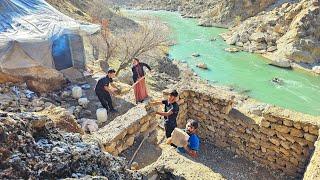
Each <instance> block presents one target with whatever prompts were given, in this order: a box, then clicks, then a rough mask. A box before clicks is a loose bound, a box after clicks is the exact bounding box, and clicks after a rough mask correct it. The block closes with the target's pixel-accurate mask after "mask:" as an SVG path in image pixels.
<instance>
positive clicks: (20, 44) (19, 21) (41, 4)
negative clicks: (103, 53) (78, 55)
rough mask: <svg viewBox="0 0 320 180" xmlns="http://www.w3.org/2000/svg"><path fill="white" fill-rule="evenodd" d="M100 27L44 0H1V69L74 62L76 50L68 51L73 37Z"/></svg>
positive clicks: (65, 64)
mask: <svg viewBox="0 0 320 180" xmlns="http://www.w3.org/2000/svg"><path fill="white" fill-rule="evenodd" d="M99 29H100V26H98V25H94V24H88V23H83V22H78V21H76V20H74V19H72V18H70V17H68V16H66V15H64V14H62V13H61V12H59V11H57V10H56V9H55V8H53V7H52V6H51V5H49V4H48V3H47V2H45V1H44V0H0V71H2V72H5V73H10V72H11V70H14V69H20V68H29V67H35V66H44V67H49V68H56V69H58V70H62V69H64V68H68V67H69V66H74V65H75V63H74V61H75V60H76V59H74V58H73V57H72V53H69V55H68V53H65V52H69V51H71V50H72V48H73V47H72V43H70V42H69V41H70V37H72V36H76V35H78V36H80V34H81V33H87V34H93V33H95V32H97V31H99ZM59 53H60V54H59ZM65 61H70V62H71V64H70V63H69V64H68V63H65Z"/></svg>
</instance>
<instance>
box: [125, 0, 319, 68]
mask: <svg viewBox="0 0 320 180" xmlns="http://www.w3.org/2000/svg"><path fill="white" fill-rule="evenodd" d="M131 6H133V7H134V8H142V9H151V10H159V9H162V10H168V11H179V12H180V13H181V14H182V15H183V16H184V17H193V18H199V25H202V26H219V27H230V31H229V32H227V33H225V34H223V38H224V39H225V40H226V41H227V43H228V44H230V45H236V46H238V47H240V49H243V50H245V51H249V52H255V53H261V54H264V55H265V56H266V57H267V58H269V59H271V60H274V63H276V64H278V65H279V66H285V67H290V66H291V64H290V62H297V63H300V64H301V63H303V65H306V67H312V66H315V67H316V65H317V63H319V61H320V40H319V39H320V31H319V29H320V28H319V25H320V13H319V0H223V1H221V0H209V1H204V0H189V1H184V0H176V1H172V0H164V1H159V0H144V1H142V2H141V0H139V1H138V2H135V3H131ZM315 67H314V68H315Z"/></svg>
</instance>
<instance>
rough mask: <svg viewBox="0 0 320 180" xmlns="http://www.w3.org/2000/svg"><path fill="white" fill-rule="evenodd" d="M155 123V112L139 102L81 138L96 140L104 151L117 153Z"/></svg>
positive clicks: (146, 131)
mask: <svg viewBox="0 0 320 180" xmlns="http://www.w3.org/2000/svg"><path fill="white" fill-rule="evenodd" d="M157 125H158V123H157V121H156V118H155V112H154V111H153V110H152V109H148V108H146V107H145V105H144V104H139V105H137V106H135V107H133V108H132V109H130V110H129V111H128V112H127V113H126V114H124V115H122V116H118V117H117V118H115V119H114V120H113V121H112V122H110V123H109V124H108V125H106V126H105V127H103V128H101V129H99V131H97V132H95V133H93V134H91V135H85V136H84V137H83V138H84V140H85V141H86V142H98V143H99V144H100V146H101V147H102V148H103V149H104V150H105V151H107V152H109V153H111V154H112V155H118V154H120V153H121V152H122V151H124V150H126V149H127V148H129V147H130V146H132V145H133V143H134V141H135V139H136V137H138V136H140V135H142V136H144V135H147V134H148V133H150V132H151V131H152V130H153V129H155V127H156V126H157Z"/></svg>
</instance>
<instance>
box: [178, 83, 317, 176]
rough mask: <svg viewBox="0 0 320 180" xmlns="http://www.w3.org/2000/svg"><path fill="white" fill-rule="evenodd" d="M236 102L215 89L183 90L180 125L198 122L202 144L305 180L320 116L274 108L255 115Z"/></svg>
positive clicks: (269, 107) (270, 107)
mask: <svg viewBox="0 0 320 180" xmlns="http://www.w3.org/2000/svg"><path fill="white" fill-rule="evenodd" d="M209 92H210V93H209ZM234 99H235V98H234V96H233V95H231V94H229V95H228V94H226V93H223V92H221V91H216V90H214V89H211V90H208V89H207V90H202V91H199V90H182V91H180V101H181V102H182V103H181V105H180V107H182V108H181V109H180V111H181V112H180V113H181V114H182V116H181V117H180V118H179V119H178V124H179V126H180V127H183V126H184V124H185V123H186V120H187V119H196V120H198V121H199V122H200V128H199V135H200V136H201V138H202V141H209V142H212V143H214V144H215V145H217V146H219V147H223V148H227V149H229V150H231V151H232V152H235V153H236V154H238V155H241V156H244V157H246V158H248V159H250V160H254V161H257V162H259V163H261V164H262V165H265V166H267V167H269V168H271V169H275V170H281V171H283V172H285V173H286V174H288V175H290V176H294V177H301V176H302V175H303V173H304V171H305V169H306V167H307V165H308V163H309V159H310V157H311V155H312V153H313V151H314V144H315V142H316V140H317V138H318V130H319V127H320V126H319V123H318V122H317V120H318V121H319V117H313V116H309V115H305V114H301V113H296V112H291V111H288V110H285V109H281V108H276V107H272V106H268V107H267V108H266V109H265V110H264V111H263V112H261V114H260V115H255V116H251V115H248V114H246V113H244V112H242V111H241V110H240V109H238V108H237V107H233V106H234V101H235V100H234ZM184 107H187V108H184Z"/></svg>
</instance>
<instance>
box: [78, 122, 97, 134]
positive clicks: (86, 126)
mask: <svg viewBox="0 0 320 180" xmlns="http://www.w3.org/2000/svg"><path fill="white" fill-rule="evenodd" d="M81 121H82V125H81V127H82V129H83V131H84V132H90V133H93V132H95V131H97V130H98V129H99V127H98V124H97V121H96V120H95V119H81Z"/></svg>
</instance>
